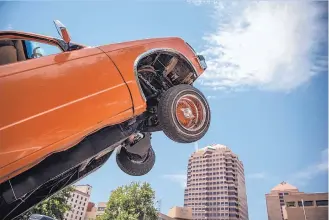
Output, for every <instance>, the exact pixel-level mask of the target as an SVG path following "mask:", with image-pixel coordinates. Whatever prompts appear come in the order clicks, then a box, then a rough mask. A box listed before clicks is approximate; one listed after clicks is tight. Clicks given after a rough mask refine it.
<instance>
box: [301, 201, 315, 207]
mask: <svg viewBox="0 0 329 220" xmlns="http://www.w3.org/2000/svg"><path fill="white" fill-rule="evenodd" d="M298 206H299V207H302V206H303V203H302V201H298ZM304 206H313V201H304Z"/></svg>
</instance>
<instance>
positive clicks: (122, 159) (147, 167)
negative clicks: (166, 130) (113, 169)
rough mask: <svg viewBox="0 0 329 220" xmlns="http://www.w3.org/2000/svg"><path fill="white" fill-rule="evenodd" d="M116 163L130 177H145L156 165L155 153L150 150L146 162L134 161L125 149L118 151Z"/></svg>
mask: <svg viewBox="0 0 329 220" xmlns="http://www.w3.org/2000/svg"><path fill="white" fill-rule="evenodd" d="M116 162H117V164H118V166H119V168H120V169H121V170H122V171H123V172H125V173H126V174H128V175H130V176H143V175H145V174H147V173H148V172H150V171H151V170H152V168H153V166H154V164H155V153H154V150H153V148H150V149H149V151H148V154H147V156H146V157H145V159H144V160H133V159H132V158H131V155H130V154H129V153H128V152H127V150H126V149H125V148H124V147H120V148H119V149H118V150H117V154H116Z"/></svg>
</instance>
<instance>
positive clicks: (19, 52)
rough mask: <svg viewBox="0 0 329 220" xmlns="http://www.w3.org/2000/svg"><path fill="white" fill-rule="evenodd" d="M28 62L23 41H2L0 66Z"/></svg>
mask: <svg viewBox="0 0 329 220" xmlns="http://www.w3.org/2000/svg"><path fill="white" fill-rule="evenodd" d="M23 60H26V56H25V52H24V48H23V43H22V40H0V65H5V64H10V63H16V62H18V61H23Z"/></svg>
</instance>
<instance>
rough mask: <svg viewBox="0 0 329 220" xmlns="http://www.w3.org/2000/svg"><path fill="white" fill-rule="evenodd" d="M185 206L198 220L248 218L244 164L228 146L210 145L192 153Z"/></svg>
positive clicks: (243, 219)
mask: <svg viewBox="0 0 329 220" xmlns="http://www.w3.org/2000/svg"><path fill="white" fill-rule="evenodd" d="M184 206H186V207H191V208H192V213H193V219H195V220H199V219H200V220H201V219H216V220H248V205H247V194H246V186H245V178H244V168H243V164H242V162H241V161H240V160H239V158H238V156H237V155H235V154H234V153H233V152H232V151H231V150H230V149H229V148H228V147H226V146H224V145H219V144H217V145H212V146H207V147H205V148H202V149H200V150H197V151H196V152H194V153H193V154H192V155H191V156H190V158H189V161H188V168H187V186H186V189H185V194H184Z"/></svg>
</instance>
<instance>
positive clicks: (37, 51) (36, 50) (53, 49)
mask: <svg viewBox="0 0 329 220" xmlns="http://www.w3.org/2000/svg"><path fill="white" fill-rule="evenodd" d="M24 44H25V51H26V58H27V59H35V58H39V57H43V56H49V55H54V54H58V53H62V52H63V51H62V50H61V49H60V48H59V47H58V46H55V45H51V44H45V43H40V42H35V41H27V40H24Z"/></svg>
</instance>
